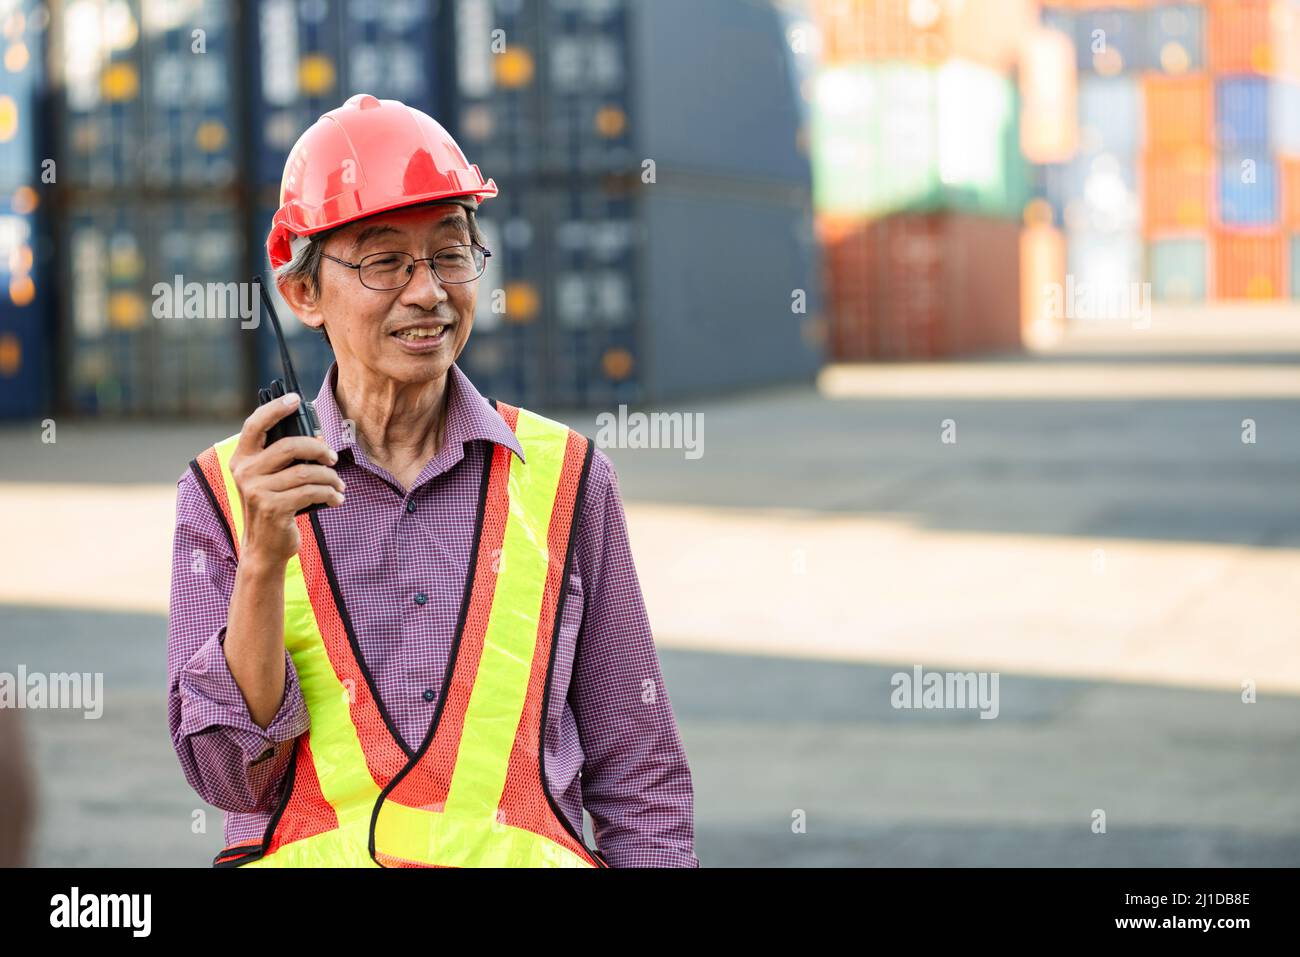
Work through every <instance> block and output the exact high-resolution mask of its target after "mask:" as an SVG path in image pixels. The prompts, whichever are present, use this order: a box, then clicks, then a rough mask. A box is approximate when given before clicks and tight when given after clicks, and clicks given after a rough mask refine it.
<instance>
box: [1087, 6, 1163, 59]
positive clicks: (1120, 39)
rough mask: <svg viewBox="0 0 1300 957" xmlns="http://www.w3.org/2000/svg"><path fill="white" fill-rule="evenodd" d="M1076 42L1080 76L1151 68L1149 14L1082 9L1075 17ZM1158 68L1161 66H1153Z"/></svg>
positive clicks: (1139, 11)
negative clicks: (1148, 29)
mask: <svg viewBox="0 0 1300 957" xmlns="http://www.w3.org/2000/svg"><path fill="white" fill-rule="evenodd" d="M1074 30H1075V32H1074V43H1075V49H1076V52H1077V54H1078V67H1079V72H1081V73H1092V72H1103V70H1099V69H1098V67H1099V66H1103V65H1104V67H1105V72H1107V73H1109V72H1110V71H1111V70H1113V69H1115V68H1118V69H1119V70H1121V71H1123V72H1125V73H1136V72H1138V71H1141V70H1146V69H1150V68H1151V67H1152V66H1153V63H1152V62H1151V60H1150V59H1149V51H1150V41H1149V39H1148V37H1147V11H1146V10H1134V9H1124V10H1116V9H1098V10H1080V11H1079V12H1078V14H1077V15H1076V16H1075V18H1074ZM1154 65H1158V64H1154Z"/></svg>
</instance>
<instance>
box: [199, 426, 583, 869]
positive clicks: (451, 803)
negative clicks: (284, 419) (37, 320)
mask: <svg viewBox="0 0 1300 957" xmlns="http://www.w3.org/2000/svg"><path fill="white" fill-rule="evenodd" d="M493 404H494V405H495V407H496V409H497V411H498V412H499V413H500V414H501V417H502V418H503V419H505V421H506V422H507V423H508V424H509V425H510V427H511V429H513V430H514V433H515V435H516V436H517V438H518V439H519V444H520V446H521V447H522V448H523V451H524V456H525V458H526V459H527V464H526V465H525V464H521V463H520V462H519V460H518V458H517V457H516V456H515V455H514V454H513V453H512V452H511V451H510V450H509V449H508V448H506V447H505V446H501V445H496V446H492V447H491V449H490V450H489V451H490V453H491V454H490V457H489V460H488V462H487V465H486V467H485V469H484V473H483V478H482V482H481V485H480V491H479V503H478V518H477V522H476V527H475V531H474V544H473V547H472V550H471V552H470V562H469V568H470V571H469V573H467V575H466V583H465V592H464V598H463V600H462V605H461V611H460V619H459V622H458V626H457V630H456V635H455V638H454V640H453V642H452V647H451V659H450V662H449V664H448V668H447V675H446V678H445V680H444V683H443V694H442V697H441V698H440V699H439V701H438V705H437V710H436V712H435V713H434V716H433V720H432V722H431V723H430V727H429V731H428V733H427V734H426V735H425V737H424V740H423V742H422V743H421V744H420V746H419V747H418V748H417V749H416V750H415V751H414V752H412V751H410V750H409V748H408V746H407V745H406V744H405V743H404V742H403V740H402V738H401V737H400V736H399V735H398V734H397V733H396V731H395V730H394V728H393V723H392V720H391V718H390V717H389V715H388V713H387V712H386V711H385V709H384V706H383V704H382V702H381V701H380V700H379V696H378V695H377V694H376V692H375V686H374V682H373V681H372V679H371V675H370V672H369V670H368V669H367V668H366V666H365V663H364V662H363V661H362V658H361V654H360V651H359V646H358V644H357V635H356V631H355V630H354V628H353V625H352V622H351V620H350V618H349V617H348V612H347V608H346V607H345V606H344V604H343V600H342V596H341V594H340V592H339V583H338V578H337V576H336V575H335V572H334V568H333V564H332V562H331V560H330V555H329V552H328V551H327V549H326V547H325V536H324V534H323V533H322V530H321V524H320V519H319V518H318V515H317V513H314V512H313V513H308V514H306V515H299V516H298V517H297V523H298V531H299V533H300V536H301V542H302V544H301V547H300V548H299V551H298V554H297V555H296V556H294V557H293V558H291V559H290V560H289V563H288V566H287V567H286V568H285V588H284V640H285V646H286V647H287V648H288V651H289V654H290V656H291V658H292V660H293V665H294V668H295V670H296V671H297V674H298V680H299V684H300V685H301V688H302V694H303V698H304V700H305V702H306V705H307V711H308V713H309V714H310V716H311V728H310V730H309V731H307V732H305V733H304V734H302V735H300V736H299V737H298V739H297V740H296V741H295V743H294V751H293V757H292V764H291V766H290V770H289V773H288V776H287V778H286V781H287V784H286V787H285V791H284V794H283V795H282V797H281V799H280V803H279V806H278V807H277V809H276V810H275V813H274V814H273V815H272V817H271V820H270V822H269V824H268V826H267V831H266V834H265V835H264V836H263V838H262V840H261V841H260V842H256V843H250V844H236V845H233V846H230V847H227V848H225V849H224V850H222V852H221V853H220V854H218V855H217V857H216V858H215V859H214V861H213V864H214V865H215V866H218V867H375V866H383V867H607V866H608V864H607V863H606V862H605V861H604V860H603V859H602V858H601V857H600V856H599V855H598V853H597V852H596V851H593V850H590V849H588V848H587V846H586V845H585V843H584V842H583V839H582V835H581V833H580V832H578V831H575V830H574V828H573V826H572V824H571V823H570V822H569V819H568V818H567V817H566V816H565V815H564V814H563V813H562V812H561V811H560V809H559V806H558V805H557V804H556V802H555V799H554V797H553V796H552V795H551V793H550V791H549V789H548V787H547V784H546V775H545V769H544V765H543V754H544V750H543V745H542V742H543V739H544V733H545V716H546V713H547V704H548V696H549V689H550V677H551V670H552V668H553V667H554V661H555V647H556V642H557V636H558V633H559V625H560V614H561V612H560V609H561V608H562V607H563V600H564V593H565V591H566V589H567V584H568V578H569V576H568V570H569V565H570V563H571V562H572V560H573V545H572V543H573V539H574V537H575V535H576V524H577V522H576V517H577V515H578V514H579V512H580V503H581V500H582V494H583V488H584V486H585V484H586V476H587V472H588V469H589V468H590V465H591V457H592V448H593V447H592V443H591V442H590V441H589V440H588V439H586V438H585V437H584V436H581V435H579V434H578V433H576V432H573V431H571V430H570V429H568V428H566V427H565V426H563V425H561V424H559V423H558V422H552V421H551V420H549V419H546V418H543V417H541V416H539V415H536V414H534V413H531V412H528V411H527V410H525V409H517V408H514V407H512V406H508V405H506V404H504V403H493ZM238 438H239V437H238V436H237V435H235V436H231V437H230V438H228V439H225V440H224V441H221V442H218V443H217V444H216V445H214V446H212V447H211V448H209V449H208V450H207V451H206V452H204V453H203V454H202V455H200V456H199V457H198V458H197V459H195V460H194V461H193V462H191V463H190V467H191V469H192V470H193V471H194V474H195V476H196V477H197V478H198V479H199V482H200V484H201V485H202V486H203V488H205V489H206V490H207V494H208V497H209V499H210V500H211V502H212V504H213V506H214V508H215V509H216V511H217V513H218V514H219V515H221V516H222V517H223V518H224V520H225V524H226V532H227V534H228V535H229V539H230V543H231V545H232V547H234V549H235V554H236V556H238V554H239V547H240V542H241V540H242V537H243V530H244V519H243V514H242V507H241V503H240V499H239V493H238V490H237V488H236V486H235V482H234V479H233V477H232V475H231V472H230V458H231V456H232V455H233V453H234V451H235V447H236V445H237V444H238Z"/></svg>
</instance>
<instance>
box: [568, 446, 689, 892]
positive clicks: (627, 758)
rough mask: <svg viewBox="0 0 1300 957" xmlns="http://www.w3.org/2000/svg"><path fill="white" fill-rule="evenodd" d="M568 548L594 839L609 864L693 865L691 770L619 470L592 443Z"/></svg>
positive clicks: (576, 696) (576, 689)
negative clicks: (580, 605)
mask: <svg viewBox="0 0 1300 957" xmlns="http://www.w3.org/2000/svg"><path fill="white" fill-rule="evenodd" d="M575 558H576V561H577V563H578V572H579V574H581V575H582V579H583V583H584V587H585V588H586V594H587V600H586V608H585V610H584V614H583V621H582V626H581V628H580V630H579V632H578V640H577V652H576V659H575V662H574V671H573V680H572V683H571V685H570V690H569V694H570V706H571V707H572V709H573V713H574V717H575V719H576V722H577V726H578V736H579V739H580V741H581V744H582V749H583V753H584V756H585V758H584V763H583V768H582V796H583V804H584V805H585V806H586V809H587V811H588V812H589V813H590V814H591V818H592V822H593V825H594V832H595V838H596V849H597V850H598V851H600V853H601V854H602V855H603V856H604V857H605V859H606V860H607V861H608V862H609V864H610V865H611V866H613V867H699V863H700V862H699V860H698V859H697V858H696V856H695V852H694V847H693V845H694V831H695V825H694V792H693V788H692V783H691V770H690V766H689V765H688V764H687V760H686V752H685V749H684V748H683V746H682V740H681V736H680V734H679V733H678V729H677V722H676V719H675V717H674V715H673V710H672V705H671V703H670V701H669V698H668V690H667V688H666V687H665V686H664V680H663V675H662V674H661V672H660V667H659V656H658V653H657V652H656V650H655V645H654V637H653V635H652V634H651V630H650V621H649V618H648V616H647V615H646V609H645V603H644V601H643V600H642V597H641V587H640V584H639V582H638V580H637V574H636V567H635V565H634V564H633V561H632V553H631V547H630V544H629V542H628V535H627V522H626V519H625V517H624V515H623V502H622V498H621V496H620V493H619V488H618V478H617V475H616V474H615V472H614V468H613V465H612V463H611V462H610V461H609V458H608V457H607V456H606V455H605V453H604V452H602V451H600V450H599V449H597V450H596V451H595V453H594V456H593V461H592V465H591V472H590V475H589V476H588V490H587V494H586V499H585V502H584V504H583V508H582V515H581V517H580V521H579V528H578V541H577V543H576V555H575Z"/></svg>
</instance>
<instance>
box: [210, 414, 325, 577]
mask: <svg viewBox="0 0 1300 957" xmlns="http://www.w3.org/2000/svg"><path fill="white" fill-rule="evenodd" d="M300 401H301V398H300V397H299V396H298V394H297V393H295V392H291V393H289V394H288V395H286V396H282V397H281V398H279V399H277V400H275V401H272V402H267V403H266V404H265V405H261V406H258V407H257V409H255V410H254V411H253V414H252V415H250V416H249V417H248V418H247V419H245V420H244V427H243V429H241V430H240V433H239V444H238V445H237V446H236V447H235V452H234V454H233V455H232V456H231V457H230V471H231V474H232V475H233V476H234V479H235V486H236V488H238V489H239V498H240V501H242V502H243V503H244V540H243V542H242V543H241V545H240V554H241V558H251V559H253V560H255V561H257V562H258V563H259V564H263V565H265V566H268V567H281V568H282V567H283V566H284V565H286V564H287V563H288V561H289V559H290V558H292V557H293V556H294V555H296V554H298V548H299V547H300V545H301V544H302V543H301V541H300V537H299V535H298V523H297V522H296V521H295V520H294V516H295V514H296V513H297V512H298V511H299V510H300V509H303V508H305V507H306V506H308V505H312V504H315V503H317V502H319V503H322V504H325V505H341V504H343V479H341V478H339V474H338V472H336V471H334V469H333V468H331V467H330V466H332V465H333V464H334V463H335V462H337V461H338V458H339V457H338V454H337V453H336V452H335V451H334V450H333V449H331V448H330V447H329V446H328V445H326V444H325V443H324V442H323V441H322V440H321V439H319V438H310V437H308V436H305V435H295V436H290V437H289V438H284V439H280V440H279V441H278V442H272V443H271V444H270V445H269V446H268V445H267V444H266V433H267V431H268V430H269V429H271V428H273V427H274V426H275V424H276V423H277V422H279V421H280V420H281V419H283V418H285V417H286V416H288V415H291V414H293V412H294V410H295V409H297V408H298V403H299V402H300ZM295 459H301V460H303V461H304V464H301V465H289V463H291V462H293V461H294V460H295ZM313 462H319V463H321V464H319V465H313V464H310V463H313ZM285 466H289V467H288V468H286V467H285Z"/></svg>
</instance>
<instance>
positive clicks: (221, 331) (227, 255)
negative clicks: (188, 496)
mask: <svg viewBox="0 0 1300 957" xmlns="http://www.w3.org/2000/svg"><path fill="white" fill-rule="evenodd" d="M149 217H150V219H149V227H150V228H149V236H150V245H149V249H148V255H149V266H148V272H149V277H150V279H151V281H152V282H153V283H154V285H153V287H152V288H151V290H150V292H151V296H152V300H151V301H152V303H153V305H152V310H151V312H152V317H151V323H150V325H151V326H152V327H153V329H154V335H155V336H156V341H157V357H158V359H157V365H156V366H155V368H154V377H155V381H156V383H157V392H156V395H157V399H156V401H155V403H154V409H153V411H155V412H160V413H173V414H187V415H192V414H202V415H246V414H247V413H248V412H249V411H251V405H250V404H249V402H248V401H247V397H246V396H244V395H243V394H242V386H243V377H242V374H241V373H242V368H243V362H242V355H243V351H242V340H243V339H244V338H245V337H246V336H251V335H255V334H256V329H255V327H254V323H255V322H256V320H257V317H258V316H259V315H260V309H256V310H255V305H256V304H255V300H254V298H253V293H254V292H255V291H256V290H253V289H252V288H251V283H250V282H249V281H248V279H249V277H248V276H247V269H246V268H244V263H245V262H246V259H245V255H244V244H243V242H242V240H241V230H240V227H239V221H238V216H237V215H236V210H235V208H234V207H233V206H232V205H230V204H228V203H220V202H214V201H210V200H186V201H175V202H167V203H162V204H160V205H158V206H157V207H155V208H152V209H150V210H149ZM200 297H201V298H200Z"/></svg>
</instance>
